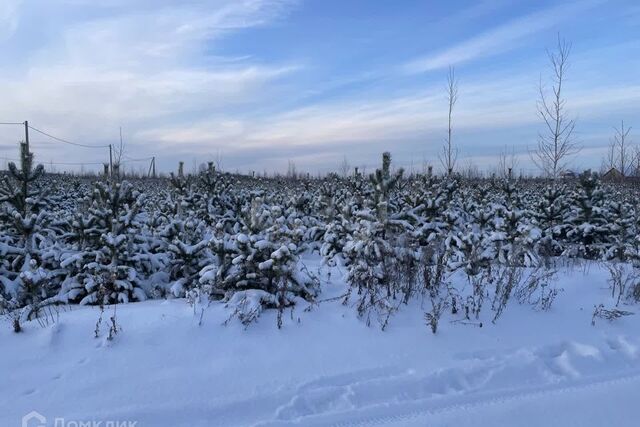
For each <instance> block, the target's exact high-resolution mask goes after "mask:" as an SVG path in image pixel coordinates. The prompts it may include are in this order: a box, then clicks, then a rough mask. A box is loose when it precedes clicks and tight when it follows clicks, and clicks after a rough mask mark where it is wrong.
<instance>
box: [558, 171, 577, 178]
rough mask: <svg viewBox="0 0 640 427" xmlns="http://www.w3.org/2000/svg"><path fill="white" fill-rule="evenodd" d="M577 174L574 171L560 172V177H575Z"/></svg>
mask: <svg viewBox="0 0 640 427" xmlns="http://www.w3.org/2000/svg"><path fill="white" fill-rule="evenodd" d="M576 176H577V175H576V173H575V172H574V171H564V172H562V173H561V174H560V177H561V178H563V179H573V178H575V177H576Z"/></svg>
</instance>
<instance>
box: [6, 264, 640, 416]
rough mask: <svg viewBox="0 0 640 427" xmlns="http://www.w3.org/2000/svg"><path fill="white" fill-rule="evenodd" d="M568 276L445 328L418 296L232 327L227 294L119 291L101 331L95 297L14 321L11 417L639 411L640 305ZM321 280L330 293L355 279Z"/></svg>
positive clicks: (580, 276)
mask: <svg viewBox="0 0 640 427" xmlns="http://www.w3.org/2000/svg"><path fill="white" fill-rule="evenodd" d="M337 276H339V274H336V273H334V275H333V277H334V278H336V277H337ZM558 280H559V284H561V286H562V287H563V288H564V289H565V290H564V292H562V293H561V294H560V295H559V296H558V298H557V300H556V302H555V305H554V306H553V308H552V310H551V312H548V313H542V312H535V311H533V310H531V309H530V308H529V307H526V306H518V305H517V304H516V303H515V302H514V303H512V304H511V306H510V307H509V308H508V309H507V310H506V311H505V314H504V316H503V317H502V318H501V319H500V320H499V321H498V323H497V324H496V325H493V324H491V323H485V325H484V327H482V328H478V327H476V326H468V325H460V324H451V323H449V321H448V320H443V321H442V323H441V326H440V328H439V331H438V334H437V335H435V336H434V335H432V334H431V332H430V330H429V328H428V327H427V326H426V325H425V324H424V320H423V312H422V310H421V309H420V307H419V306H418V305H415V306H409V307H405V308H404V309H403V310H401V311H400V312H399V313H398V314H397V315H396V316H395V317H394V318H392V320H391V323H390V325H389V327H388V329H387V330H386V331H384V332H382V331H380V329H379V328H378V327H377V326H375V325H374V326H372V327H367V326H365V324H364V323H363V322H362V321H361V320H359V319H357V318H356V316H355V310H354V309H353V308H352V307H345V306H342V305H341V304H340V303H339V302H337V301H335V302H326V303H322V304H320V305H319V306H317V307H314V308H313V309H312V310H310V311H308V312H305V311H304V310H303V308H302V307H300V308H297V309H296V310H295V311H294V312H293V317H291V316H289V313H287V318H286V321H285V324H284V327H283V329H281V330H278V329H277V328H276V321H275V313H273V312H265V313H264V314H263V315H262V317H261V318H260V319H259V322H258V323H257V324H254V325H251V326H250V327H249V328H248V329H247V330H244V328H243V327H242V325H241V324H240V323H239V322H238V321H237V320H235V319H234V320H233V321H231V323H230V324H229V325H228V326H223V325H222V323H223V322H224V320H226V319H227V317H228V316H229V311H228V309H225V308H224V306H223V305H222V304H219V303H213V304H212V305H211V306H210V307H209V308H208V309H207V310H206V311H205V313H204V316H203V320H202V325H201V326H199V325H198V323H199V320H200V316H199V315H196V316H194V312H193V309H192V308H191V307H190V306H189V305H188V304H187V303H186V302H185V301H184V300H168V301H148V302H143V303H133V304H129V305H119V306H118V307H117V317H118V323H119V324H120V325H121V327H122V331H121V332H120V333H119V334H118V335H117V336H116V338H115V339H114V340H113V341H107V340H106V339H105V338H104V337H105V336H106V335H107V333H106V326H105V325H104V324H103V327H102V329H103V332H102V338H98V339H96V338H94V337H93V334H94V329H95V323H96V320H97V318H98V315H99V310H98V309H97V308H95V307H74V308H72V309H71V310H67V311H65V312H61V314H60V318H59V321H58V322H57V323H56V324H55V325H53V326H49V327H46V328H41V327H39V326H38V325H37V324H35V323H33V324H28V325H26V327H25V332H24V333H22V334H18V335H16V334H13V333H12V332H11V331H10V325H9V324H4V323H3V324H2V328H1V329H0V366H1V367H2V368H1V369H2V371H1V378H2V380H1V381H0V396H1V397H2V399H0V426H7V427H10V426H18V425H20V420H21V418H22V416H23V415H25V414H27V413H29V412H30V411H32V410H36V411H38V412H40V413H41V414H43V415H44V416H46V417H47V419H48V420H49V424H50V425H53V421H52V420H54V419H55V418H62V417H64V418H65V419H66V420H83V421H91V420H130V421H137V426H139V427H148V426H288V425H304V426H329V425H341V426H351V425H362V426H367V425H379V426H413V425H418V426H426V425H428V426H440V425H443V426H444V425H451V426H456V427H460V426H467V425H468V426H478V425H487V426H502V425H504V426H513V425H518V426H528V425H531V426H540V425H545V426H571V425H575V426H603V425H612V426H613V425H615V426H632V425H633V426H635V425H638V423H639V422H640V421H639V419H638V415H637V410H636V407H637V396H638V393H639V392H640V334H639V333H638V332H639V331H640V317H638V316H629V317H626V318H622V319H619V320H617V321H615V322H613V323H608V322H606V321H603V320H602V321H599V322H598V323H597V324H596V326H595V327H594V326H592V325H591V315H592V312H593V307H594V305H595V304H599V303H601V302H605V303H607V302H608V298H610V295H609V294H610V291H609V290H608V289H607V286H608V285H607V283H606V281H607V274H606V273H605V271H603V270H602V269H600V268H598V267H596V266H592V267H591V268H590V269H589V270H588V271H586V272H585V271H582V270H573V271H569V270H567V271H565V273H564V274H562V275H560V276H559V278H558ZM325 289H326V290H325V292H324V294H323V297H325V298H326V297H329V296H331V295H338V294H340V293H341V292H343V291H344V285H342V284H339V283H333V284H329V285H326V286H325ZM624 308H625V309H628V310H631V311H634V307H624ZM111 313H112V308H109V309H108V310H107V311H106V312H105V316H104V317H105V320H108V317H109V316H110V315H111ZM487 317H488V316H487ZM298 319H299V320H298Z"/></svg>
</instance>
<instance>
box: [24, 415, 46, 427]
mask: <svg viewBox="0 0 640 427" xmlns="http://www.w3.org/2000/svg"><path fill="white" fill-rule="evenodd" d="M32 420H35V421H34V422H32ZM46 424H47V418H46V417H45V416H44V415H42V414H41V413H39V412H38V411H31V412H29V413H28V414H27V415H25V416H24V417H22V427H46Z"/></svg>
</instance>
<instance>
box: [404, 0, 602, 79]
mask: <svg viewBox="0 0 640 427" xmlns="http://www.w3.org/2000/svg"><path fill="white" fill-rule="evenodd" d="M598 3H601V1H600V0H592V1H579V2H574V3H569V4H564V5H560V6H555V7H552V8H548V9H545V10H542V11H539V12H535V13H531V14H529V15H526V16H523V17H520V18H517V19H514V20H512V21H510V22H507V23H505V24H501V25H499V26H498V27H495V28H493V29H490V30H488V31H486V32H484V33H481V34H479V35H477V36H474V37H472V38H470V39H467V40H465V41H463V42H461V43H458V44H456V45H453V46H451V47H449V48H447V49H445V50H443V51H440V52H436V53H434V54H431V55H427V56H425V57H422V58H418V59H414V60H412V61H410V62H408V63H406V64H405V65H404V66H403V70H404V71H405V72H407V73H422V72H427V71H433V70H438V69H441V68H445V67H448V66H450V65H457V64H461V63H465V62H468V61H471V60H474V59H478V58H484V57H489V56H495V55H497V54H500V53H504V52H506V51H509V50H511V49H513V48H515V47H517V46H518V44H519V43H521V42H522V41H523V40H525V39H526V38H527V37H530V36H532V35H534V34H536V33H539V32H541V31H544V30H548V29H551V28H552V27H553V26H555V25H557V24H558V23H560V22H561V21H563V20H565V19H567V18H569V17H573V15H575V14H576V13H579V12H581V11H583V10H585V9H588V8H590V7H593V6H595V5H597V4H598Z"/></svg>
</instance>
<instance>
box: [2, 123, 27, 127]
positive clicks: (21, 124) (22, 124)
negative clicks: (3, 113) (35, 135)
mask: <svg viewBox="0 0 640 427" xmlns="http://www.w3.org/2000/svg"><path fill="white" fill-rule="evenodd" d="M0 125H20V126H24V123H16V122H0Z"/></svg>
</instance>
